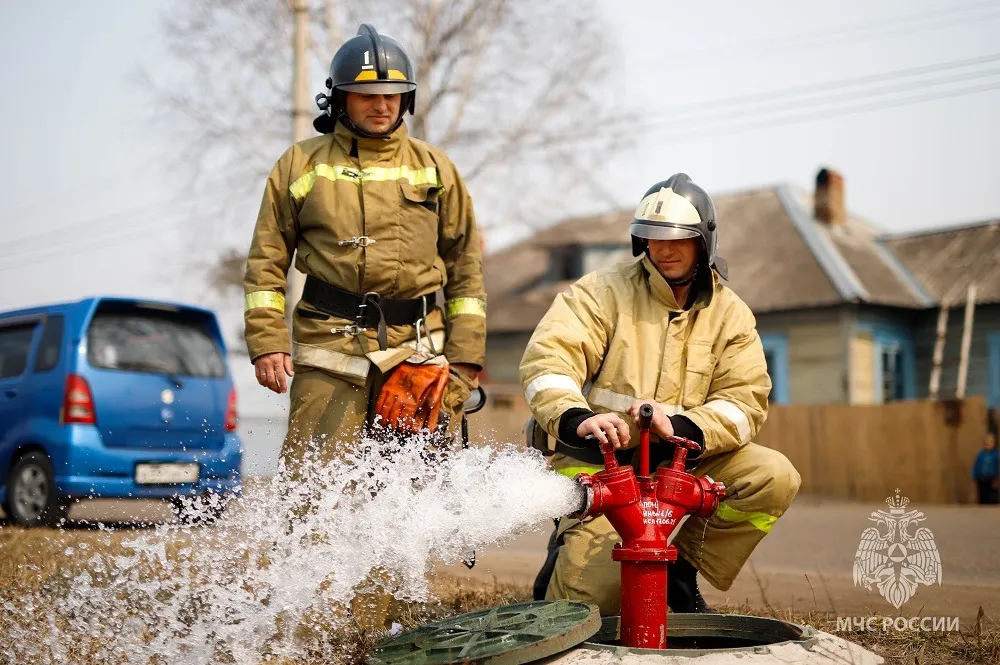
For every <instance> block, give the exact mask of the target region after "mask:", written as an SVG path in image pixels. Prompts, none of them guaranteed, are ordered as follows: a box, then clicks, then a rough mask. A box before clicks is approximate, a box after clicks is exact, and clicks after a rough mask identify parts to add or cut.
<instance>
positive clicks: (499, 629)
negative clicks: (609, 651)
mask: <svg viewBox="0 0 1000 665" xmlns="http://www.w3.org/2000/svg"><path fill="white" fill-rule="evenodd" d="M600 628H601V617H600V614H599V613H598V611H597V608H596V607H592V606H590V605H585V604H584V603H574V602H571V601H568V600H557V601H537V602H533V603H518V604H516V605H507V606H504V607H494V608H492V609H489V610H482V611H479V612H471V613H469V614H463V615H461V616H457V617H453V618H451V619H444V620H442V621H435V622H434V623H428V624H424V625H423V626H420V627H419V628H417V629H415V630H412V631H409V632H407V633H403V634H401V635H397V636H396V637H393V638H391V639H389V640H387V641H385V642H383V643H382V644H380V645H379V646H377V647H376V648H375V650H374V651H373V652H372V654H371V655H370V656H368V658H366V659H365V662H366V663H367V664H368V665H446V664H447V663H466V662H473V663H489V664H490V665H521V664H522V663H530V662H532V661H535V660H540V659H542V658H548V657H549V656H552V655H555V654H557V653H561V652H563V651H566V650H567V649H571V648H573V647H575V646H576V645H578V644H580V643H581V642H583V641H585V640H586V639H588V638H589V637H591V636H592V635H594V633H596V632H597V631H598V630H599V629H600ZM615 630H616V631H617V628H616V629H615Z"/></svg>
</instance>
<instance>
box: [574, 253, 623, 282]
mask: <svg viewBox="0 0 1000 665" xmlns="http://www.w3.org/2000/svg"><path fill="white" fill-rule="evenodd" d="M582 253H583V257H582V259H583V260H582V261H581V263H582V265H581V266H580V268H581V273H580V275H579V276H580V277H583V275H586V274H588V273H591V272H594V271H595V270H600V269H601V268H607V267H609V266H613V265H614V264H616V263H618V262H619V261H627V260H628V259H630V258H632V248H631V247H625V246H624V245H598V246H595V247H586V248H584V249H583V250H582Z"/></svg>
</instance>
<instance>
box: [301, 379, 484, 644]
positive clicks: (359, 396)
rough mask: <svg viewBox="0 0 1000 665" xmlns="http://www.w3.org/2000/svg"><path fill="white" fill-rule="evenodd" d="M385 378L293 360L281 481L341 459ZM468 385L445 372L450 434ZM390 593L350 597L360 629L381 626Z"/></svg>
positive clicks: (378, 576) (372, 581) (374, 581)
mask: <svg viewBox="0 0 1000 665" xmlns="http://www.w3.org/2000/svg"><path fill="white" fill-rule="evenodd" d="M384 381H385V375H383V374H381V373H380V372H378V371H377V370H376V369H375V368H374V367H373V368H372V371H370V372H369V374H368V379H367V381H366V383H365V384H364V385H360V386H359V385H356V384H354V383H351V382H350V381H348V380H346V379H344V378H341V377H338V376H336V375H334V374H331V373H329V372H326V371H323V370H321V369H316V368H313V367H308V366H305V365H300V364H296V365H295V376H294V377H293V378H292V387H291V401H290V406H289V414H288V433H287V435H286V436H285V440H284V443H283V444H282V447H281V462H282V467H283V472H282V480H283V482H292V483H295V482H303V481H306V480H308V474H309V471H310V469H315V468H317V466H318V467H322V466H325V465H327V464H330V463H333V462H335V461H337V460H339V459H343V455H344V453H345V452H346V451H348V450H351V449H352V448H353V446H354V445H356V442H357V441H358V440H359V439H360V437H361V434H362V431H363V428H364V426H365V424H366V422H367V419H368V415H369V405H371V404H374V402H375V396H377V395H378V391H379V390H380V389H381V386H382V384H383V383H384ZM470 393H471V386H470V385H469V384H468V383H466V382H465V381H464V380H463V379H460V378H458V377H456V376H454V375H452V376H451V377H449V380H448V385H447V387H446V389H445V395H444V398H443V400H442V406H441V408H442V412H443V413H447V414H449V416H450V419H451V420H450V425H449V433H454V432H455V431H456V430H457V428H458V425H459V422H460V418H461V413H462V404H464V403H465V401H466V400H467V399H468V398H469V395H470ZM387 581H388V580H387V576H386V574H385V573H384V571H374V572H373V573H372V575H371V577H370V578H369V580H368V583H369V585H377V586H378V585H382V586H384V585H385V584H386V582H387ZM391 601H392V596H390V595H388V594H386V593H378V592H373V593H365V594H359V595H358V596H356V597H355V598H354V599H353V600H352V602H351V616H352V618H353V619H354V620H355V621H356V622H357V623H358V624H359V625H360V626H361V627H363V628H368V629H371V630H380V629H383V628H385V624H386V621H387V619H388V615H389V606H390V603H391Z"/></svg>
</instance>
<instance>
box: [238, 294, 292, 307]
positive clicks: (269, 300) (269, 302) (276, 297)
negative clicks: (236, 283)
mask: <svg viewBox="0 0 1000 665" xmlns="http://www.w3.org/2000/svg"><path fill="white" fill-rule="evenodd" d="M244 303H245V304H244V308H243V311H245V312H249V311H250V310H251V309H257V308H260V307H266V308H267V309H276V310H278V311H279V312H284V311H285V296H283V295H281V294H280V293H278V292H277V291H253V292H251V293H248V294H247V295H246V298H245V301H244Z"/></svg>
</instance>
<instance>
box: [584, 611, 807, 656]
mask: <svg viewBox="0 0 1000 665" xmlns="http://www.w3.org/2000/svg"><path fill="white" fill-rule="evenodd" d="M619 623H620V620H619V617H605V618H604V620H603V621H602V622H601V629H600V630H599V631H598V632H597V633H596V634H595V635H594V636H593V637H591V638H590V639H589V640H587V642H586V643H584V644H582V645H580V646H581V647H584V648H588V649H599V650H610V651H615V650H618V649H623V650H624V649H625V647H622V646H620V644H619V642H618V637H619ZM816 639H817V635H816V631H815V630H813V629H812V628H809V627H808V626H800V625H798V624H794V623H788V622H786V621H779V620H778V619H767V618H764V617H754V616H745V615H741V614H670V615H668V617H667V649H666V650H658V649H635V648H628V649H627V651H628V652H629V653H660V654H670V655H675V656H699V655H704V654H705V653H706V652H711V651H719V650H724V651H747V652H750V653H760V652H761V651H762V650H765V649H766V648H767V647H769V646H774V645H778V644H787V643H796V644H799V645H801V646H803V647H805V648H808V647H809V646H810V645H811V644H812V643H813V642H815V641H816Z"/></svg>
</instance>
